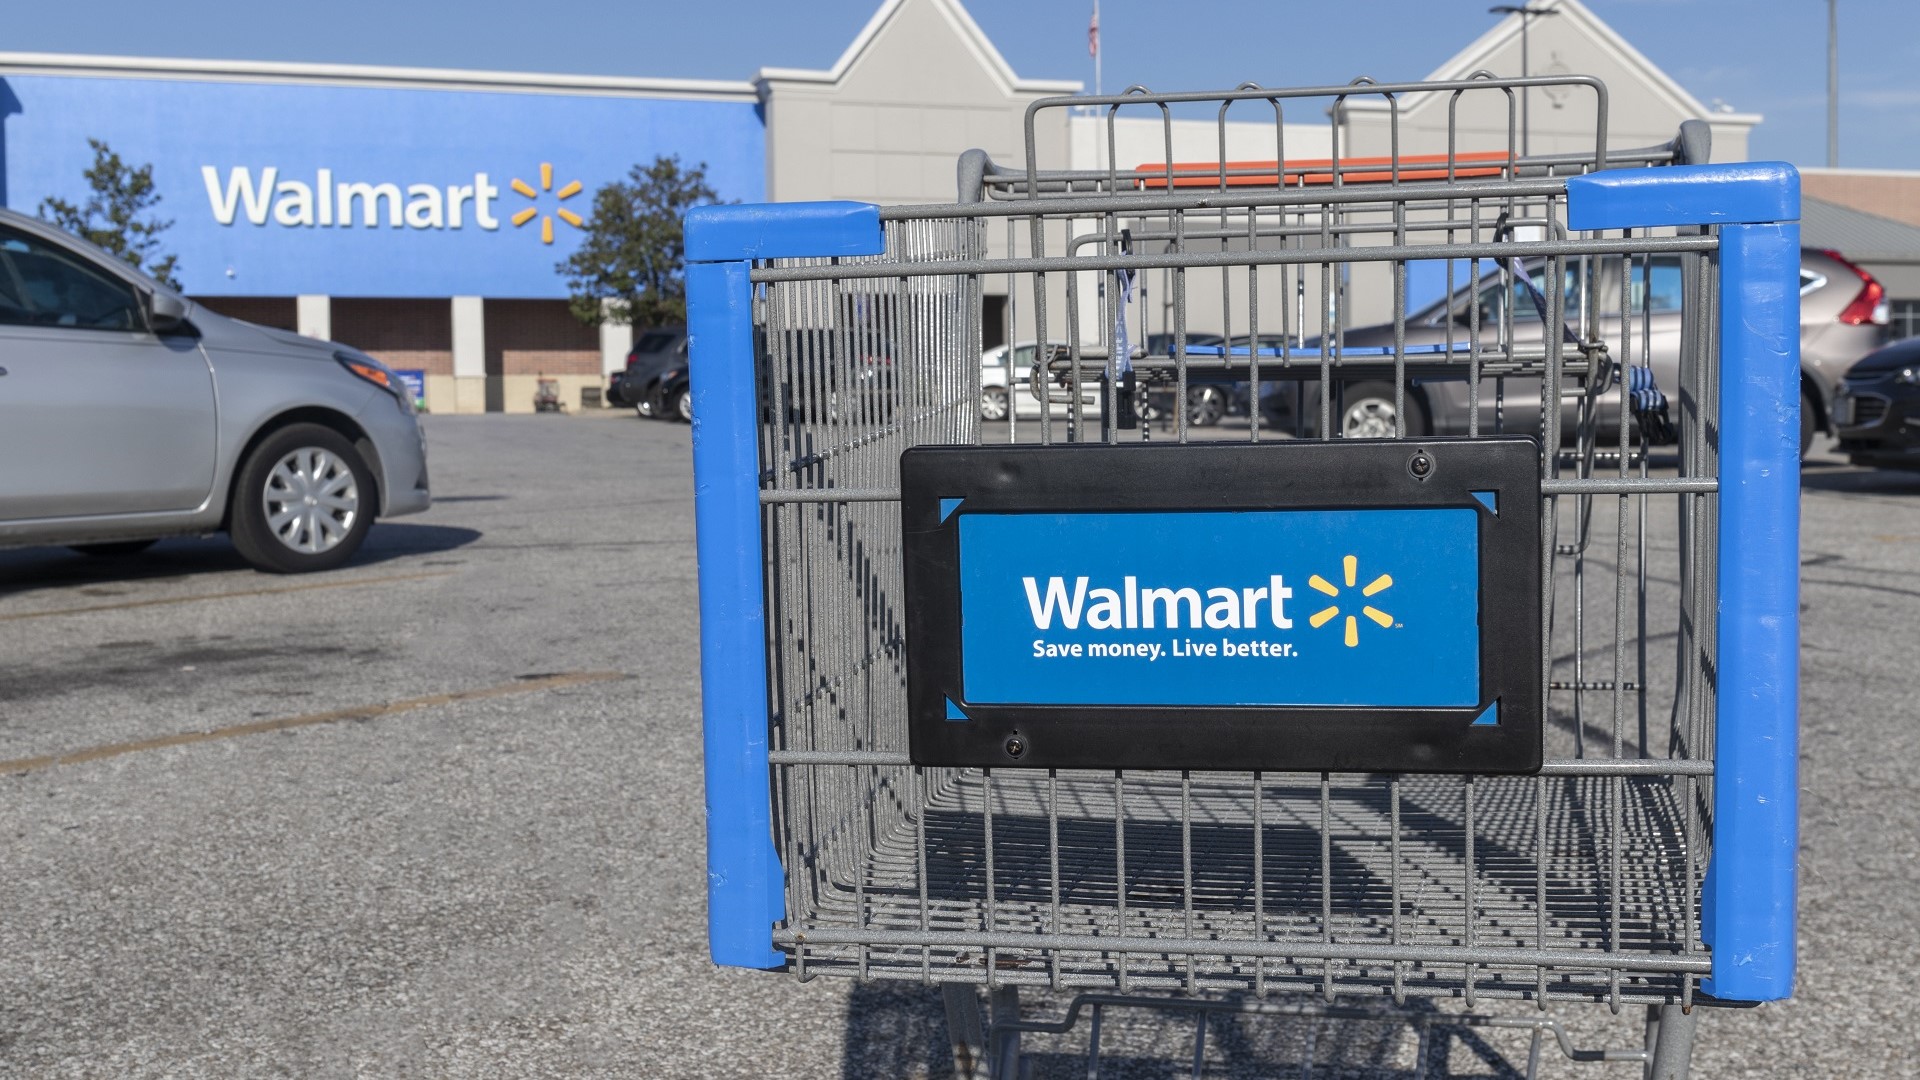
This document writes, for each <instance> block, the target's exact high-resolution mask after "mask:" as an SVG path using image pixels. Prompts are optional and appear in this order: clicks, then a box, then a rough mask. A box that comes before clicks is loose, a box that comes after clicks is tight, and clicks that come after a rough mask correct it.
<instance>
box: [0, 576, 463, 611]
mask: <svg viewBox="0 0 1920 1080" xmlns="http://www.w3.org/2000/svg"><path fill="white" fill-rule="evenodd" d="M459 572H460V571H458V570H422V571H420V572H419V573H417V574H387V575H385V576H383V577H364V578H354V579H352V580H351V581H310V582H302V583H301V584H299V585H280V586H277V587H274V588H268V589H236V590H234V591H233V592H223V593H202V594H199V595H196V596H158V597H154V598H152V599H148V600H127V601H123V602H121V603H118V604H89V605H87V606H85V607H70V608H50V609H47V610H44V611H12V612H0V622H14V621H16V620H19V619H44V618H47V617H48V616H52V615H85V614H87V613H88V612H90V611H123V610H126V609H127V608H142V607H155V606H158V605H160V604H191V603H194V602H196V601H199V600H230V599H233V598H235V597H240V596H274V595H277V594H279V593H294V592H309V591H311V590H314V589H348V588H352V587H353V586H355V585H385V584H387V583H389V582H395V581H419V580H421V579H423V578H436V577H448V576H450V575H453V574H457V573H459Z"/></svg>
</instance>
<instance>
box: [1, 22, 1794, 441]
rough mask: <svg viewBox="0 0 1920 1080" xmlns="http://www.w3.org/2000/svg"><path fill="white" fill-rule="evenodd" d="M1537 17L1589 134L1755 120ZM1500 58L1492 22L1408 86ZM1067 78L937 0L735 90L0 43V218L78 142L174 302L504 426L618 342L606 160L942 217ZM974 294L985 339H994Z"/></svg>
mask: <svg viewBox="0 0 1920 1080" xmlns="http://www.w3.org/2000/svg"><path fill="white" fill-rule="evenodd" d="M1541 6H1543V7H1554V8H1557V9H1558V10H1559V11H1560V13H1561V15H1562V17H1560V18H1554V19H1546V20H1536V21H1535V25H1534V26H1533V28H1532V34H1533V40H1532V43H1531V48H1532V54H1533V58H1534V65H1533V66H1534V70H1535V72H1536V73H1540V72H1548V73H1552V72H1568V71H1575V70H1579V71H1582V72H1592V73H1594V74H1599V75H1601V76H1602V77H1604V78H1605V79H1606V80H1607V82H1608V85H1609V87H1610V88H1611V90H1612V93H1613V97H1612V103H1611V110H1612V111H1611V123H1610V129H1611V130H1612V132H1613V143H1614V145H1617V146H1626V145H1641V144H1645V143H1648V142H1657V141H1663V140H1664V139H1667V138H1671V135H1672V132H1673V131H1674V130H1675V129H1676V128H1677V127H1678V125H1679V123H1680V121H1681V120H1684V119H1689V118H1695V117H1698V118H1704V119H1707V120H1708V121H1709V122H1710V123H1711V124H1712V125H1713V127H1714V134H1715V141H1716V146H1715V158H1716V160H1735V159H1739V158H1742V157H1744V155H1745V147H1746V135H1747V132H1748V131H1749V130H1750V129H1751V127H1752V125H1753V124H1754V123H1757V122H1758V120H1759V118H1758V117H1756V116H1750V115H1742V114H1734V113H1729V112H1726V111H1723V110H1709V109H1708V108H1707V107H1706V106H1704V105H1702V104H1701V103H1700V102H1699V101H1698V100H1696V99H1694V98H1693V97H1692V96H1690V95H1689V94H1687V92H1686V91H1685V90H1683V89H1681V88H1680V87H1679V86H1678V84H1676V83H1675V82H1674V81H1673V80H1672V79H1670V78H1669V77H1667V76H1666V75H1665V74H1664V73H1662V72H1660V71H1659V70H1658V69H1657V68H1655V67H1654V66H1653V65H1652V64H1651V63H1650V62H1648V61H1647V60H1646V58H1645V57H1644V56H1641V55H1640V54H1639V53H1638V52H1636V51H1634V50H1633V49H1632V48H1631V47H1630V46H1628V45H1627V44H1626V43H1625V42H1624V41H1622V40H1621V39H1620V38H1619V37H1618V35H1616V34H1614V33H1613V32H1612V31H1611V30H1610V29H1609V28H1607V27H1606V26H1605V24H1604V23H1602V22H1600V20H1599V19H1598V18H1596V17H1595V16H1593V14H1592V13H1591V12H1589V11H1588V10H1587V9H1586V8H1585V7H1583V6H1582V5H1581V4H1580V3H1579V2H1578V0H1543V3H1542V4H1541ZM1519 66H1520V61H1519V20H1518V18H1517V17H1513V16H1510V17H1509V18H1507V19H1506V20H1503V21H1501V22H1499V23H1497V24H1495V26H1494V27H1493V29H1491V30H1489V31H1488V32H1487V33H1486V34H1484V35H1482V36H1481V37H1480V38H1479V39H1477V40H1476V41H1475V42H1473V43H1471V44H1470V45H1469V46H1467V48H1466V49H1464V50H1463V51H1461V52H1460V53H1459V54H1458V55H1456V56H1455V57H1453V58H1452V59H1450V60H1449V61H1447V63H1446V64H1444V65H1442V67H1441V68H1440V69H1438V70H1437V71H1436V72H1435V73H1434V75H1435V77H1441V78H1448V77H1456V76H1459V75H1464V74H1466V73H1469V72H1471V71H1474V70H1479V69H1491V70H1496V71H1506V72H1517V71H1518V70H1519ZM1255 74H1257V73H1255ZM1229 81H1232V80H1229ZM1080 90H1081V84H1080V83H1078V82H1075V81H1069V80H1050V81H1048V80H1034V79H1029V78H1022V77H1020V76H1019V75H1017V74H1016V73H1015V72H1014V71H1013V70H1012V69H1011V68H1010V67H1009V66H1008V64H1007V63H1006V61H1005V59H1004V58H1002V57H1001V55H1000V53H999V52H998V50H996V49H995V48H994V46H993V43H992V42H991V41H989V40H988V39H987V37H986V35H985V34H984V33H983V32H982V31H981V29H980V27H979V26H978V25H977V24H976V23H975V22H974V21H973V19H972V18H971V17H970V16H969V15H968V14H967V11H966V9H965V8H964V6H962V4H961V3H960V2H959V0H885V3H883V4H882V5H881V6H880V8H879V9H878V10H877V11H876V12H875V13H874V15H873V17H872V19H871V20H870V21H869V22H868V23H867V25H866V27H865V28H864V29H863V30H862V31H861V32H860V34H859V35H858V36H857V37H856V38H855V40H854V41H853V42H852V43H851V44H850V45H849V46H848V48H847V49H846V51H845V53H844V54H843V55H842V56H841V57H840V58H839V59H838V61H836V62H835V64H834V65H833V66H832V67H831V68H829V69H826V70H821V71H811V70H791V69H780V68H763V69H761V70H760V71H758V72H757V73H756V74H755V75H754V76H753V77H752V78H751V79H744V80H742V81H739V82H719V81H688V80H665V79H645V78H595V77H577V76H552V75H528V74H512V73H492V72H467V71H446V70H423V69H404V68H370V67H356V66H341V65H322V64H278V63H244V62H226V61H196V60H147V59H129V58H120V57H95V56H71V55H45V54H4V53H0V204H4V205H6V206H8V207H10V208H12V209H15V210H21V211H24V212H28V213H32V212H34V211H35V209H36V208H37V207H38V206H39V205H40V202H41V200H43V199H45V198H47V197H50V196H61V197H65V198H68V199H74V198H76V197H77V196H78V195H79V194H80V193H81V191H82V189H83V181H82V179H81V177H82V174H83V173H84V172H85V170H86V169H87V167H88V166H89V164H90V162H91V157H92V154H91V150H90V149H89V146H88V142H87V140H88V139H99V140H103V141H105V142H106V143H107V144H109V145H110V146H111V147H112V148H113V150H114V151H116V152H117V153H119V154H120V155H121V156H122V157H123V158H124V159H126V160H127V161H129V162H134V163H151V164H152V166H153V173H154V180H155V183H156V186H157V189H158V191H159V192H160V194H161V196H162V198H163V200H164V201H163V202H162V204H161V206H160V208H159V213H160V214H161V216H162V217H165V218H170V219H172V221H173V225H172V227H171V228H170V229H169V230H167V232H166V233H165V234H164V236H163V242H164V246H165V249H166V250H167V251H170V252H172V253H175V254H177V255H178V256H179V260H180V262H179V269H178V271H177V274H178V276H179V278H180V279H181V282H182V284H183V285H184V287H185V288H186V290H187V292H188V293H189V294H190V295H192V296H194V297H195V298H196V299H199V300H201V301H202V302H204V303H206V304H207V305H208V306H209V307H212V308H214V309H215V310H219V311H222V312H226V313H228V314H232V315H237V316H240V317H242V318H246V319H250V320H253V321H255V322H260V323H264V324H267V325H273V326H280V327H285V328H288V329H295V330H298V331H299V332H301V333H306V334H311V335H315V336H320V337H331V338H335V339H337V340H340V341H344V342H347V343H350V344H352V345H354V346H356V347H359V348H361V349H364V350H366V351H368V352H370V353H372V354H373V355H375V356H378V357H380V358H382V359H383V360H385V361H387V362H388V363H389V364H391V365H392V366H394V367H396V368H402V369H412V370H418V371H421V372H424V373H425V383H426V395H427V402H428V407H429V408H430V409H431V410H433V411H436V412H479V411H483V410H486V411H498V410H506V411H525V410H528V409H531V408H532V405H533V397H534V388H535V383H536V381H537V380H538V379H539V378H542V377H545V378H552V379H557V380H559V381H560V383H561V388H562V393H563V395H564V398H565V400H567V401H568V402H570V403H575V404H579V403H583V402H591V401H592V399H593V395H594V391H595V390H596V389H597V388H598V387H599V386H600V385H601V384H602V382H603V380H604V374H605V373H606V372H608V371H610V370H613V369H614V368H615V367H617V366H618V365H619V364H620V363H621V361H622V359H623V357H624V356H625V353H626V351H627V349H628V347H629V343H630V341H631V330H630V328H628V327H624V326H615V325H603V326H601V327H598V328H589V327H587V326H585V325H583V324H582V323H580V322H579V321H578V320H576V319H574V318H573V317H572V315H571V314H570V312H569V311H568V308H567V303H566V296H567V285H566V281H565V278H564V277H563V276H562V274H561V273H560V272H559V271H558V270H557V269H556V267H557V264H558V263H560V262H561V261H562V260H563V259H565V258H566V256H567V255H568V254H570V253H571V252H572V251H573V250H574V248H575V246H576V244H577V243H578V240H579V237H580V231H579V228H578V224H579V222H580V221H581V220H583V219H584V218H585V217H586V216H587V215H588V214H589V213H590V207H591V203H592V199H593V193H594V191H595V190H597V189H598V188H599V187H600V186H601V185H603V184H606V183H608V182H610V181H613V180H617V179H620V178H622V177H623V176H624V175H625V174H626V173H627V171H628V170H629V169H630V168H632V167H633V166H634V165H636V164H640V163H645V162H649V161H651V160H652V159H653V158H654V157H655V156H656V155H660V154H669V155H678V157H679V158H680V159H681V161H682V162H683V163H686V164H689V165H692V164H704V165H705V166H706V169H707V178H708V181H709V183H710V184H711V185H712V186H713V187H714V189H715V190H716V191H717V192H718V193H719V195H720V197H721V198H722V199H727V200H739V201H748V202H751V201H760V200H768V199H774V200H804V199H859V200H864V201H870V202H882V203H912V202H946V201H951V200H952V199H954V198H955V193H956V186H955V165H956V160H957V158H958V156H959V154H960V152H961V151H963V150H966V149H969V148H976V147H977V148H980V149H984V150H986V151H987V152H988V153H989V154H990V155H991V156H992V157H993V158H994V159H995V160H996V161H999V162H1002V163H1005V164H1009V165H1017V164H1023V163H1024V161H1025V158H1026V145H1027V141H1026V134H1025V131H1024V122H1023V121H1024V117H1025V116H1026V113H1027V109H1028V106H1030V105H1031V104H1032V103H1033V102H1035V101H1038V100H1041V99H1043V98H1048V97H1058V96H1061V95H1069V94H1075V93H1078V92H1080ZM1437 108H1438V106H1437V105H1436V104H1433V103H1423V102H1420V101H1410V102H1408V103H1407V104H1406V108H1405V112H1404V115H1403V124H1404V125H1405V127H1404V132H1403V133H1404V135H1405V136H1406V138H1405V139H1403V144H1402V145H1403V147H1404V148H1406V149H1407V150H1408V151H1409V152H1419V151H1425V150H1432V149H1441V148H1443V147H1439V146H1427V145H1425V144H1426V143H1430V142H1433V141H1434V138H1435V137H1436V136H1435V132H1436V131H1441V132H1443V131H1444V121H1443V120H1441V121H1436V119H1435V117H1436V116H1437V115H1439V113H1437V112H1436V111H1435V110H1436V109H1437ZM1583 110H1586V111H1584V112H1583ZM1336 123H1337V124H1341V125H1344V126H1343V127H1342V128H1341V129H1339V138H1340V140H1341V148H1342V152H1343V153H1346V152H1361V153H1364V152H1368V150H1369V148H1371V147H1372V145H1373V144H1374V143H1376V142H1380V141H1381V140H1382V138H1383V132H1384V130H1385V129H1384V127H1383V124H1384V118H1383V115H1382V114H1380V113H1379V111H1378V110H1370V109H1369V107H1367V106H1365V105H1363V104H1360V103H1358V102H1356V103H1355V104H1354V105H1353V106H1352V107H1350V108H1348V109H1346V110H1344V111H1342V112H1341V114H1340V115H1338V116H1334V117H1328V116H1326V115H1316V116H1302V117H1291V116H1290V117H1289V118H1288V122H1287V123H1286V124H1285V125H1284V130H1285V133H1286V145H1287V147H1288V156H1289V157H1292V156H1294V155H1295V154H1296V153H1297V154H1302V155H1306V156H1311V157H1321V156H1325V155H1326V154H1328V153H1330V152H1331V150H1332V147H1333V144H1334V140H1335V137H1336V129H1335V127H1334V125H1335V124H1336ZM1436 123H1438V124H1439V125H1440V126H1439V127H1436ZM1474 123H1475V125H1476V126H1475V130H1476V132H1479V129H1480V128H1487V127H1488V125H1494V126H1497V119H1486V120H1484V121H1483V120H1478V119H1477V120H1475V122H1474ZM1591 127H1592V118H1591V110H1590V108H1589V107H1588V106H1587V105H1585V104H1584V103H1582V102H1578V101H1573V100H1570V99H1569V100H1561V99H1558V98H1551V97H1548V96H1546V95H1542V97H1541V100H1539V101H1536V102H1535V103H1534V109H1533V119H1532V122H1531V134H1532V138H1533V139H1534V140H1535V141H1536V143H1537V144H1538V145H1540V146H1542V147H1548V148H1552V147H1558V146H1559V144H1560V143H1561V142H1566V141H1569V140H1571V139H1573V138H1574V137H1575V135H1574V133H1577V132H1580V131H1590V130H1591ZM1170 130H1171V135H1170V136H1169V134H1168V131H1169V129H1166V128H1163V126H1162V124H1161V123H1160V122H1159V121H1158V120H1157V119H1154V118H1150V117H1139V116H1123V117H1121V118H1120V121H1119V123H1118V124H1117V125H1116V126H1115V128H1114V129H1113V131H1112V133H1111V135H1110V134H1109V132H1108V129H1107V127H1106V122H1105V120H1104V119H1102V118H1099V117H1092V116H1081V115H1074V114H1072V113H1071V112H1070V111H1069V110H1066V109H1050V110H1045V111H1043V112H1042V113H1041V114H1040V119H1039V122H1038V124H1037V126H1036V129H1035V132H1034V141H1033V145H1034V148H1035V154H1036V159H1037V164H1038V166H1039V167H1040V168H1043V169H1052V168H1064V167H1072V168H1104V167H1106V166H1107V165H1108V164H1109V161H1108V158H1109V156H1111V157H1112V158H1113V159H1114V163H1116V164H1119V165H1121V166H1123V167H1125V166H1131V165H1132V164H1136V163H1138V162H1142V161H1151V160H1159V159H1161V158H1162V157H1163V156H1164V154H1165V150H1164V145H1165V140H1166V139H1167V138H1169V137H1170V138H1171V139H1172V141H1173V144H1174V148H1175V149H1174V153H1175V156H1176V157H1182V158H1190V159H1192V160H1210V159H1212V158H1213V157H1214V156H1215V153H1216V152H1215V150H1214V149H1213V148H1214V147H1216V146H1218V145H1219V141H1220V139H1221V138H1222V132H1221V131H1220V129H1218V128H1216V125H1215V123H1214V122H1212V121H1206V120H1176V121H1174V123H1173V125H1172V128H1171V129H1170ZM1273 132H1274V125H1273V124H1272V123H1271V122H1265V123H1262V122H1256V121H1247V122H1241V121H1237V120H1236V121H1235V122H1234V123H1231V124H1229V125H1227V128H1226V130H1225V134H1224V137H1225V138H1226V139H1227V141H1228V144H1229V153H1230V154H1235V155H1238V154H1241V153H1243V152H1244V153H1246V154H1248V155H1258V153H1259V151H1260V149H1262V148H1264V147H1267V146H1270V145H1271V144H1272V141H1273ZM1479 133H1480V134H1483V135H1484V134H1485V132H1479ZM1266 156H1271V152H1270V151H1269V152H1268V153H1267V155H1266ZM991 242H992V244H993V246H994V247H995V249H996V250H999V249H1001V248H1002V247H1003V243H1002V241H1001V240H1000V239H999V238H997V237H995V238H991ZM995 289H996V286H995V285H994V284H993V283H991V282H990V283H988V284H987V286H986V293H987V298H986V311H985V326H983V338H982V340H983V343H984V344H988V345H991V344H996V343H998V342H999V341H1001V340H1004V339H1005V337H1006V336H1007V335H1013V336H1019V335H1020V334H1021V333H1022V332H1023V327H1022V325H1021V324H1020V321H1019V320H1018V319H1017V318H1015V317H1013V315H1012V314H1011V312H1010V311H1009V303H1008V298H1007V297H1005V296H1003V295H1001V294H999V293H997V292H996V291H995ZM1025 332H1027V333H1031V331H1030V329H1028V330H1026V331H1025Z"/></svg>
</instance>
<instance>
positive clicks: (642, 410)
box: [633, 401, 653, 420]
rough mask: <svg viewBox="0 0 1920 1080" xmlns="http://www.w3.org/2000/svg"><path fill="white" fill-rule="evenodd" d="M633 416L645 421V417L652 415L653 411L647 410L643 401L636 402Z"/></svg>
mask: <svg viewBox="0 0 1920 1080" xmlns="http://www.w3.org/2000/svg"><path fill="white" fill-rule="evenodd" d="M633 415H635V416H637V417H639V418H640V419H642V420H645V419H646V418H647V417H649V416H651V415H653V410H652V409H651V408H649V407H648V406H647V403H646V402H644V401H641V402H636V403H635V404H634V406H633Z"/></svg>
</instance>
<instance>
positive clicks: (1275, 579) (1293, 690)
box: [901, 439, 1541, 772]
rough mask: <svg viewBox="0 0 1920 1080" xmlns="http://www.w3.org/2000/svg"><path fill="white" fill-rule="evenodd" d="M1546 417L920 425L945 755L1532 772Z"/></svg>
mask: <svg viewBox="0 0 1920 1080" xmlns="http://www.w3.org/2000/svg"><path fill="white" fill-rule="evenodd" d="M1538 462H1539V452H1538V449H1537V447H1536V445H1535V444H1534V443H1533V441H1532V440H1530V439H1476V440H1448V439H1436V440H1431V441H1428V442H1424V443H1417V444H1416V443H1406V442H1358V441H1354V442H1335V443H1278V444H1269V445H1264V446H1258V445H1257V446H1239V445H1227V446H1118V447H1115V446H1066V447H1061V446H1051V447H996V448H971V447H969V448H947V447H941V448H922V449H915V450H910V451H908V452H907V453H906V454H905V455H904V456H903V457H902V460H901V475H902V489H903V490H902V501H903V510H904V531H905V535H904V543H905V549H906V561H905V566H906V585H907V592H908V598H909V604H908V620H907V631H908V637H907V661H908V692H909V698H910V702H911V709H912V717H911V725H910V732H911V734H910V738H911V742H912V747H911V749H912V756H913V759H914V761H915V762H916V763H918V764H924V765H971V766H993V767H1019V766H1033V767H1095V768H1196V769H1209V768H1211V769H1256V768H1257V769H1312V770H1320V769H1338V770H1343V771H1349V770H1366V771H1375V770H1391V771H1444V772H1529V771H1534V770H1537V769H1538V767H1539V761H1540V713H1541V685H1540V679H1541V663H1540V648H1541V635H1540V626H1541V615H1540V611H1541V608H1540V602H1539V595H1540V539H1539V537H1540V532H1539V504H1540V488H1539V479H1538V477H1539V465H1538Z"/></svg>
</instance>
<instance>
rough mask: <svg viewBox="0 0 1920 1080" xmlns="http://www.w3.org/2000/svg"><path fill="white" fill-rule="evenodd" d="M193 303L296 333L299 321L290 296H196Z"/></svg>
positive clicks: (251, 321) (224, 313)
mask: <svg viewBox="0 0 1920 1080" xmlns="http://www.w3.org/2000/svg"><path fill="white" fill-rule="evenodd" d="M193 301H194V303H196V304H201V305H204V306H205V307H206V308H208V309H209V310H211V311H214V312H216V313H218V314H221V315H225V316H228V317H229V318H234V319H245V320H246V321H248V322H250V323H255V324H257V325H260V326H271V327H274V328H275V329H278V330H292V331H295V332H298V331H299V329H300V319H299V316H298V313H297V312H296V311H295V310H294V306H295V305H294V301H293V297H291V296H196V297H194V298H193Z"/></svg>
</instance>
